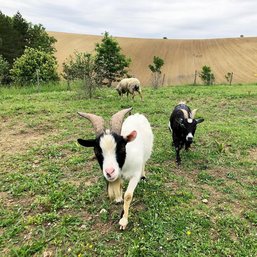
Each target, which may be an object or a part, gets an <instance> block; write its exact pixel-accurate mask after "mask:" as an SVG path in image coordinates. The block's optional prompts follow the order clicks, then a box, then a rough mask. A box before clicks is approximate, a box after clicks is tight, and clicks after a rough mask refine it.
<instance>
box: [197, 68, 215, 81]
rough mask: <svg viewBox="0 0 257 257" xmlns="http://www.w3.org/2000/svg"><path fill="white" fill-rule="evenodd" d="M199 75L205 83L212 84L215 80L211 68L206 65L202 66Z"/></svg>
mask: <svg viewBox="0 0 257 257" xmlns="http://www.w3.org/2000/svg"><path fill="white" fill-rule="evenodd" d="M199 77H200V78H201V80H202V81H203V83H204V84H205V85H212V84H213V83H214V81H215V77H214V74H213V73H212V71H211V68H210V67H209V66H206V65H205V66H203V67H202V71H201V72H200V74H199Z"/></svg>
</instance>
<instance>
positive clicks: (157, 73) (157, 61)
mask: <svg viewBox="0 0 257 257" xmlns="http://www.w3.org/2000/svg"><path fill="white" fill-rule="evenodd" d="M163 65H164V60H163V59H161V58H160V57H158V56H154V57H153V64H149V65H148V67H149V69H150V70H151V72H152V85H153V87H154V88H158V86H159V85H160V83H161V73H162V72H161V67H162V66H163Z"/></svg>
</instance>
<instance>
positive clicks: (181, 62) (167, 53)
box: [49, 32, 257, 85]
mask: <svg viewBox="0 0 257 257" xmlns="http://www.w3.org/2000/svg"><path fill="white" fill-rule="evenodd" d="M49 34H50V35H51V36H54V37H55V38H56V39H57V43H56V49H57V53H56V56H57V59H58V62H59V71H61V69H62V63H63V61H64V60H65V59H66V58H67V57H68V56H69V55H71V54H72V53H73V52H74V51H75V50H77V51H83V52H92V51H93V50H94V48H95V43H96V42H100V41H101V36H93V35H81V34H71V33H62V32H49ZM117 40H118V42H119V43H120V46H121V47H122V50H123V53H124V54H125V55H127V56H129V57H130V58H131V59H132V64H131V66H130V73H131V74H132V75H134V76H136V77H138V78H139V79H140V80H141V82H142V84H143V85H149V83H150V71H149V68H148V65H149V64H150V63H152V59H153V56H154V55H156V56H160V57H161V58H163V59H164V61H165V65H164V68H163V74H165V80H164V84H165V85H170V84H186V83H190V84H191V83H193V81H194V73H195V70H200V69H201V67H202V66H203V65H208V66H211V68H212V70H213V72H214V74H215V77H216V82H217V83H223V82H225V81H226V80H225V78H224V75H225V74H227V72H233V73H234V79H233V82H234V83H254V82H257V61H256V60H257V37H254V38H245V37H244V38H228V39H205V40H175V39H141V38H122V37H118V38H117ZM197 80H198V82H199V83H200V79H199V78H198V79H197Z"/></svg>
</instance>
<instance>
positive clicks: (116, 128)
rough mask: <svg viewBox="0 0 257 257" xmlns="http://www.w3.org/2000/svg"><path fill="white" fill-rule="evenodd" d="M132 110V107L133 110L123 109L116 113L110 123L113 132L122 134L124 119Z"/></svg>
mask: <svg viewBox="0 0 257 257" xmlns="http://www.w3.org/2000/svg"><path fill="white" fill-rule="evenodd" d="M131 110H132V107H131V108H128V109H123V110H121V111H119V112H117V113H115V114H114V115H113V116H112V118H111V122H110V125H111V131H112V132H114V133H116V134H118V135H119V134H120V132H121V126H122V123H123V120H124V117H125V115H126V114H127V113H128V112H130V111H131Z"/></svg>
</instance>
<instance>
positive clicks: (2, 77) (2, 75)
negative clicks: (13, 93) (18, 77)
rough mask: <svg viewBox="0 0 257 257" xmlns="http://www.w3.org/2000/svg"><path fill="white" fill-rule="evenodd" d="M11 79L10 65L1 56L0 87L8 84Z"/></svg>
mask: <svg viewBox="0 0 257 257" xmlns="http://www.w3.org/2000/svg"><path fill="white" fill-rule="evenodd" d="M8 79H9V63H8V62H7V60H6V59H5V58H4V57H3V56H2V55H0V85H1V84H4V83H5V82H7V81H8Z"/></svg>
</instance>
